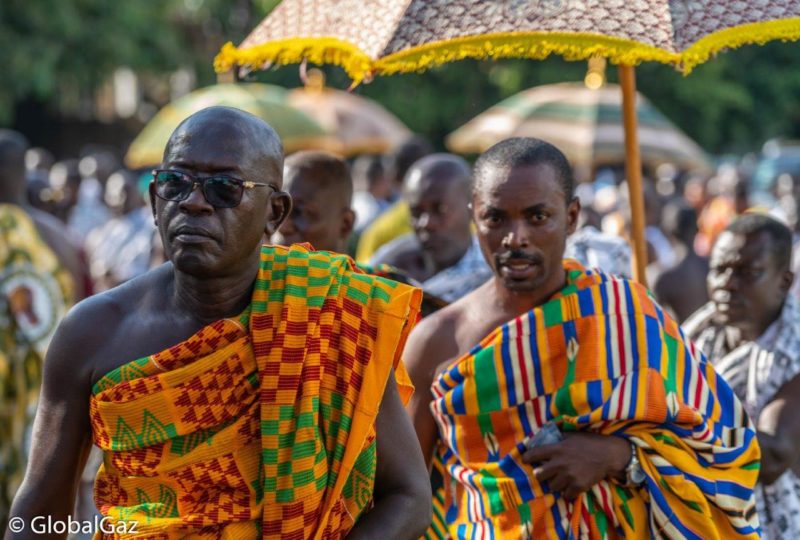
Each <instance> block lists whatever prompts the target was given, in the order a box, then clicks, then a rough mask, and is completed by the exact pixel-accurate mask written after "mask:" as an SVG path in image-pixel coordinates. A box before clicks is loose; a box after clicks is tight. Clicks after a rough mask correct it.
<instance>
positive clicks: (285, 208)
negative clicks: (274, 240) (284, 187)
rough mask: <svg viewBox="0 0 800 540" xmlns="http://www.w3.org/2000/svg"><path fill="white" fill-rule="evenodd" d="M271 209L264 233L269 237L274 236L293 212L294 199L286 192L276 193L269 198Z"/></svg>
mask: <svg viewBox="0 0 800 540" xmlns="http://www.w3.org/2000/svg"><path fill="white" fill-rule="evenodd" d="M268 205H269V209H268V214H267V225H266V227H265V228H264V232H265V233H266V234H267V236H270V237H271V236H272V235H273V234H275V232H276V231H277V230H278V229H279V228H280V226H281V223H283V222H284V221H285V220H286V218H287V217H289V213H290V212H291V211H292V197H291V195H289V194H288V193H286V192H285V191H275V192H274V193H271V194H270V196H269V203H268Z"/></svg>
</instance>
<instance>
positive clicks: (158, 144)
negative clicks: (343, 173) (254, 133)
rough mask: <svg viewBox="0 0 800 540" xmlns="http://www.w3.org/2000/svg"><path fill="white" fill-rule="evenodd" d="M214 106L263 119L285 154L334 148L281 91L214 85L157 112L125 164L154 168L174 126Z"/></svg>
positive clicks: (263, 86)
mask: <svg viewBox="0 0 800 540" xmlns="http://www.w3.org/2000/svg"><path fill="white" fill-rule="evenodd" d="M214 105H224V106H228V107H236V108H237V109H242V110H244V111H247V112H249V113H251V114H254V115H256V116H258V117H259V118H263V119H264V120H266V121H267V122H269V123H270V125H271V126H272V127H273V128H275V131H277V132H278V134H279V135H280V136H281V139H282V140H283V145H284V149H285V150H286V151H287V152H294V151H297V150H304V149H335V148H336V147H337V146H336V140H335V139H334V138H333V137H331V136H329V135H328V133H327V132H326V131H325V129H324V128H323V127H322V126H320V125H319V124H318V123H317V122H316V121H314V119H312V118H310V117H309V116H308V115H306V114H305V113H303V112H302V111H299V110H297V109H295V108H293V107H292V106H291V105H289V103H288V93H287V91H286V90H285V89H284V88H281V87H280V86H272V85H269V84H260V83H247V84H217V85H213V86H207V87H205V88H200V89H198V90H195V91H194V92H191V93H189V94H186V95H185V96H183V97H180V98H178V99H176V100H175V101H173V102H172V103H170V104H168V105H166V106H165V107H164V108H162V109H161V110H160V111H158V113H156V115H155V116H154V117H153V118H152V119H150V121H149V122H148V123H147V125H146V126H145V127H144V128H143V129H142V131H141V132H140V133H139V135H137V137H136V138H135V139H134V140H133V142H132V143H131V145H130V147H129V148H128V152H127V153H126V154H125V164H126V165H127V166H128V167H130V168H132V169H141V168H145V167H152V166H155V165H158V164H159V163H161V158H162V155H163V153H164V146H165V145H166V144H167V141H168V140H169V136H170V135H171V134H172V132H173V131H174V130H175V128H176V127H178V124H180V123H181V122H182V121H184V120H185V119H186V118H188V117H189V116H191V115H192V114H194V113H196V112H197V111H199V110H201V109H205V108H206V107H211V106H214Z"/></svg>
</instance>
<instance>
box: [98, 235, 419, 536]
mask: <svg viewBox="0 0 800 540" xmlns="http://www.w3.org/2000/svg"><path fill="white" fill-rule="evenodd" d="M420 296H421V292H420V291H419V290H418V289H414V288H412V287H407V286H405V285H402V284H399V283H396V282H393V281H390V280H387V279H384V278H380V277H375V276H369V275H366V274H363V273H360V272H358V271H357V270H354V268H353V266H352V260H351V259H349V258H347V257H345V256H343V255H337V254H333V253H328V252H314V251H311V250H310V249H309V248H308V247H306V246H303V245H294V246H292V247H291V248H285V247H277V246H265V247H264V248H263V249H262V252H261V263H260V269H259V272H258V277H257V279H256V282H255V287H254V292H253V297H252V302H251V304H250V307H249V308H248V310H246V311H245V313H244V314H242V315H241V316H240V317H238V318H234V319H224V320H220V321H217V322H215V323H213V324H211V325H209V326H206V327H204V328H203V329H201V330H200V331H198V332H197V333H196V334H195V335H193V336H192V337H190V338H189V339H188V340H186V341H184V342H182V343H179V344H177V345H175V346H174V347H171V348H169V349H167V350H165V351H161V352H159V353H157V354H154V355H152V356H149V357H146V358H142V359H140V360H136V361H134V362H131V363H128V364H125V365H123V366H122V367H120V368H118V369H116V370H114V371H112V372H111V373H109V374H108V375H106V376H105V377H103V378H102V379H101V380H100V381H98V383H97V384H96V385H95V387H94V389H93V394H92V397H91V401H90V413H91V422H92V430H93V437H94V442H95V444H97V445H98V446H99V447H100V448H101V449H102V450H103V451H104V460H103V466H102V467H101V469H100V472H99V473H98V476H97V480H96V484H95V501H96V503H97V507H98V508H99V509H100V511H101V513H102V514H104V515H106V516H110V517H111V518H112V523H113V524H120V522H121V521H125V522H130V521H136V522H137V523H138V524H139V525H138V532H139V534H141V535H143V536H142V537H146V538H169V539H172V538H183V537H187V536H189V537H191V538H237V539H248V538H287V539H289V538H292V539H307V538H308V539H310V538H316V539H327V538H341V537H343V536H344V535H345V534H346V533H347V532H348V531H349V530H350V529H351V528H352V526H353V524H354V523H355V522H356V520H357V519H358V517H359V516H360V515H361V514H362V513H363V512H364V511H365V510H367V509H368V508H369V507H370V504H371V501H372V493H373V488H374V481H375V472H376V459H377V456H376V432H375V420H376V416H377V413H378V407H379V404H380V402H381V399H382V396H383V391H384V388H385V385H386V382H387V380H388V378H389V377H391V376H392V374H393V373H394V376H395V378H396V380H397V383H398V388H399V390H400V394H401V397H402V398H403V400H404V401H407V399H408V398H409V397H410V394H411V386H410V382H409V379H408V375H407V374H406V372H405V370H404V368H403V366H402V364H401V363H400V362H399V356H400V351H401V350H402V348H403V345H404V342H405V339H406V337H407V335H408V332H409V331H410V329H411V327H412V326H413V324H414V322H415V321H416V314H417V310H418V307H419V302H420Z"/></svg>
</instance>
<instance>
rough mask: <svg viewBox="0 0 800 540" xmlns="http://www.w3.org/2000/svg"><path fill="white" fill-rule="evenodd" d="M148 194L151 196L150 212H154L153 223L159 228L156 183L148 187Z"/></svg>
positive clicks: (153, 182)
mask: <svg viewBox="0 0 800 540" xmlns="http://www.w3.org/2000/svg"><path fill="white" fill-rule="evenodd" d="M147 189H148V193H149V194H150V197H149V199H150V210H151V211H152V212H153V223H155V225H156V227H158V217H156V183H155V181H151V182H150V185H149V186H148V188H147Z"/></svg>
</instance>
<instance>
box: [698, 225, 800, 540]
mask: <svg viewBox="0 0 800 540" xmlns="http://www.w3.org/2000/svg"><path fill="white" fill-rule="evenodd" d="M791 247H792V233H791V231H790V230H789V228H788V227H786V226H785V225H784V224H782V223H780V222H779V221H777V220H775V219H773V218H771V217H769V216H767V215H766V214H757V213H751V214H745V215H743V216H741V217H739V218H737V219H736V220H735V221H733V222H732V223H731V224H730V225H729V226H728V227H726V228H725V229H724V230H723V231H722V232H721V233H720V235H719V237H718V238H717V241H716V243H715V244H714V247H713V250H712V251H711V259H710V268H711V270H710V272H709V274H708V292H709V295H710V297H711V301H710V302H709V303H708V304H706V305H705V306H704V307H702V308H701V309H700V310H699V311H697V312H696V313H695V314H694V315H692V316H691V317H690V319H689V320H688V321H687V322H686V323H685V324H684V329H685V331H686V333H687V335H688V337H689V338H690V339H692V340H693V341H694V342H695V344H696V345H697V346H698V347H699V348H700V349H701V350H702V351H703V352H704V353H705V355H706V357H707V358H708V360H709V362H711V363H712V364H713V365H714V368H715V369H716V370H717V372H718V373H719V374H720V375H722V376H723V377H724V378H725V380H726V381H727V382H728V384H729V385H730V387H731V389H732V390H733V391H734V393H735V394H736V396H737V397H738V398H739V399H740V400H741V402H742V405H743V407H744V409H745V411H746V412H747V414H748V415H749V417H750V419H751V420H752V422H753V424H755V427H756V430H757V434H758V443H759V446H760V447H761V467H760V470H759V483H758V485H757V486H756V492H755V493H756V507H757V509H758V515H759V518H760V521H761V528H762V531H763V534H764V538H769V539H773V538H774V539H778V538H780V539H783V538H795V537H797V535H800V476H798V475H797V473H796V472H795V471H798V470H800V467H798V459H799V458H800V439H798V434H800V415H798V414H797V409H798V407H800V303H798V301H797V298H795V297H794V296H792V295H790V294H788V293H789V289H790V287H791V284H792V277H793V276H792V272H791V269H790V264H791Z"/></svg>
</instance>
